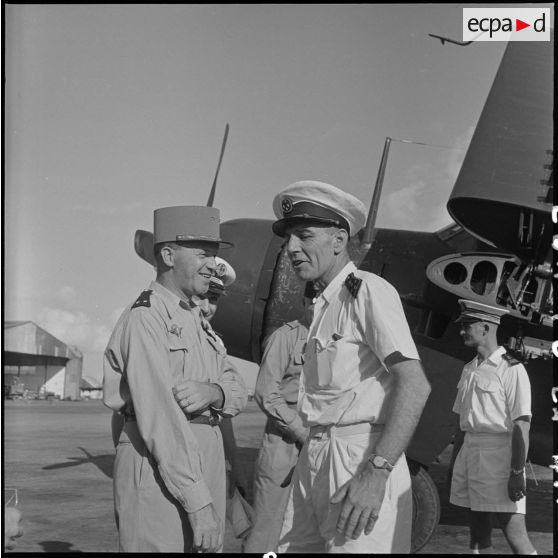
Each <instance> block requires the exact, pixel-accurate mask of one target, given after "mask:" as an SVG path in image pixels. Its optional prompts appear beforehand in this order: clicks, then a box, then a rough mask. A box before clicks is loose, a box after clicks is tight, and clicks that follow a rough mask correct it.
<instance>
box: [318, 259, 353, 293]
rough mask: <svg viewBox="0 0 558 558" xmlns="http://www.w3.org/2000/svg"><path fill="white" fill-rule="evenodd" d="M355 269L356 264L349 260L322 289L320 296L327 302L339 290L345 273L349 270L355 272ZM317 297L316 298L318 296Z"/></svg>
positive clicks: (345, 275) (347, 273)
mask: <svg viewBox="0 0 558 558" xmlns="http://www.w3.org/2000/svg"><path fill="white" fill-rule="evenodd" d="M356 270H357V266H356V265H355V264H354V262H352V261H351V262H349V263H348V264H347V265H346V266H345V267H344V268H343V269H342V270H341V271H340V272H339V273H338V274H337V275H336V276H335V277H334V278H333V279H332V281H331V282H330V284H329V285H328V286H327V287H326V288H325V289H324V290H323V291H322V294H321V295H320V297H322V296H323V297H324V299H325V301H326V302H328V303H329V301H330V300H331V299H332V298H333V295H334V294H335V293H336V292H337V291H338V290H339V288H340V287H342V286H343V284H344V282H345V279H346V278H347V275H349V273H351V272H353V273H354V272H355V271H356ZM320 297H318V300H319V298H320Z"/></svg>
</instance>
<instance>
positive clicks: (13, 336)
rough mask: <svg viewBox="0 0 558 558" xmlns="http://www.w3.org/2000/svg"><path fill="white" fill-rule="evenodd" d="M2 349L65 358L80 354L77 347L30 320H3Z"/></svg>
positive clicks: (78, 356)
mask: <svg viewBox="0 0 558 558" xmlns="http://www.w3.org/2000/svg"><path fill="white" fill-rule="evenodd" d="M4 351H6V352H11V353H21V354H26V355H42V356H52V357H60V358H67V359H72V358H81V356H82V354H81V351H79V349H76V348H75V347H72V346H70V345H67V344H66V343H64V342H63V341H60V339H58V338H56V337H55V336H54V335H52V333H49V332H48V331H46V330H44V329H43V328H42V327H40V326H38V325H37V324H36V323H34V322H32V321H20V322H18V321H9V322H4Z"/></svg>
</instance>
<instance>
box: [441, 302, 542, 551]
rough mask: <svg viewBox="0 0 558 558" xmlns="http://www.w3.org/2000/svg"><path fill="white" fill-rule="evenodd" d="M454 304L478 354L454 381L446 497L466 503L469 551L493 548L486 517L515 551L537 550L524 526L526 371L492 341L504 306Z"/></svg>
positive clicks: (528, 386) (527, 419)
mask: <svg viewBox="0 0 558 558" xmlns="http://www.w3.org/2000/svg"><path fill="white" fill-rule="evenodd" d="M459 304H460V306H461V314H460V316H459V318H458V319H457V321H458V322H460V323H461V331H460V333H461V336H462V337H463V342H464V344H465V345H466V346H467V347H472V348H473V349H475V350H476V351H477V354H476V355H475V358H474V359H473V360H472V361H471V362H469V363H467V364H466V365H465V367H464V368H463V372H462V374H461V379H460V380H459V383H458V384H457V397H456V399H455V403H454V406H453V410H454V412H455V413H457V414H458V415H459V425H458V428H457V431H456V435H455V440H454V447H453V454H452V457H451V460H450V467H449V475H450V478H451V495H450V502H451V503H452V504H455V505H456V506H462V507H464V508H469V510H470V515H469V518H470V534H471V539H470V549H471V551H472V553H473V554H492V542H491V531H492V520H493V519H494V520H495V525H498V526H499V527H501V528H502V530H503V532H504V536H505V537H506V540H507V541H508V544H509V545H510V547H511V548H512V550H513V552H514V553H515V554H537V552H536V551H535V549H534V547H533V545H532V544H531V541H530V540H529V535H528V534H527V529H526V527H525V501H526V480H525V462H526V459H527V452H528V449H529V426H530V421H531V384H530V382H529V377H528V375H527V371H526V370H525V367H524V366H523V364H521V363H520V362H519V361H518V360H516V359H515V358H514V357H513V356H512V355H510V354H508V353H507V352H506V349H505V348H504V347H501V346H499V345H498V341H497V337H496V334H497V330H498V326H499V325H500V319H501V317H502V316H504V315H505V314H507V313H508V311H507V310H506V309H504V308H496V307H493V306H488V305H487V304H482V303H479V302H475V301H472V300H463V299H462V300H460V301H459Z"/></svg>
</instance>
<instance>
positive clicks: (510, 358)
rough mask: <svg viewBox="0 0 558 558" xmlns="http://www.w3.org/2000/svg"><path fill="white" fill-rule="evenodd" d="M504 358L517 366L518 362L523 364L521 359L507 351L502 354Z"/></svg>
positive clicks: (511, 364)
mask: <svg viewBox="0 0 558 558" xmlns="http://www.w3.org/2000/svg"><path fill="white" fill-rule="evenodd" d="M502 358H503V359H504V360H505V361H506V362H507V363H508V364H509V365H510V366H515V365H516V364H521V362H520V361H519V360H517V359H516V358H515V357H514V356H513V355H510V354H509V353H505V354H503V355H502Z"/></svg>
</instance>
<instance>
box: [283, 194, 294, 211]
mask: <svg viewBox="0 0 558 558" xmlns="http://www.w3.org/2000/svg"><path fill="white" fill-rule="evenodd" d="M281 209H282V210H283V214H285V213H290V212H291V211H292V210H293V202H292V200H291V198H287V197H285V198H283V201H282V202H281Z"/></svg>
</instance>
